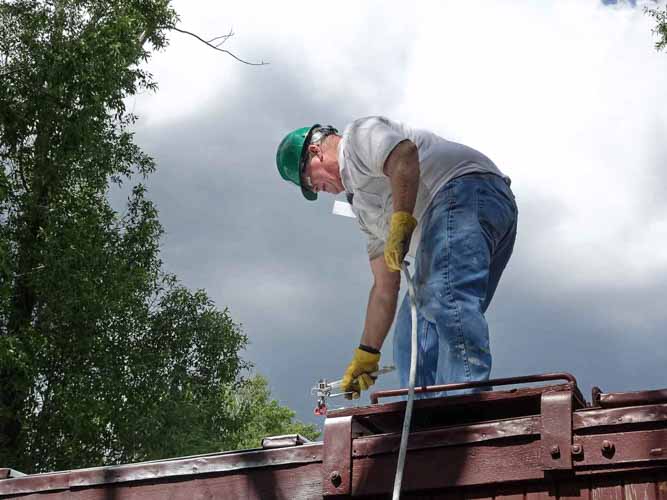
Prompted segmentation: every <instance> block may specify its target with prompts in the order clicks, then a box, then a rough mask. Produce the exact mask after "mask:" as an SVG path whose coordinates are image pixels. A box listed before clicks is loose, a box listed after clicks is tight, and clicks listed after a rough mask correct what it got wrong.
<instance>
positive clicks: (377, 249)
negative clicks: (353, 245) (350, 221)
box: [359, 221, 384, 260]
mask: <svg viewBox="0 0 667 500" xmlns="http://www.w3.org/2000/svg"><path fill="white" fill-rule="evenodd" d="M359 226H360V227H361V230H362V231H363V232H364V234H366V236H367V237H368V242H367V243H366V250H367V251H368V259H369V260H373V259H375V258H377V257H379V256H380V255H382V254H383V253H384V241H382V240H381V239H380V238H378V237H377V236H375V235H374V234H373V233H371V232H370V231H369V230H368V228H367V227H366V226H365V225H364V223H363V222H361V221H359Z"/></svg>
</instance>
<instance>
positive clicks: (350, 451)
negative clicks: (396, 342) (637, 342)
mask: <svg viewBox="0 0 667 500" xmlns="http://www.w3.org/2000/svg"><path fill="white" fill-rule="evenodd" d="M619 400H620V399H619V398H618V397H617V398H616V401H619ZM625 401H626V402H628V401H631V402H632V403H633V404H632V405H631V406H624V407H610V408H600V407H597V408H582V402H581V399H580V397H579V395H578V391H577V390H576V387H573V386H572V384H564V385H558V386H543V387H534V388H522V389H517V390H510V391H503V392H495V393H483V394H481V395H470V396H454V397H449V398H439V399H431V400H422V401H417V402H416V405H415V414H414V419H413V422H414V425H413V431H412V433H411V436H410V440H409V449H408V457H407V462H406V470H405V478H404V482H403V485H404V492H403V498H406V499H410V500H416V499H421V500H426V499H431V500H436V499H438V500H443V499H446V500H468V499H469V500H667V403H665V402H656V399H655V397H653V399H652V400H650V401H647V400H641V401H640V400H638V399H637V397H636V395H635V396H632V397H629V398H626V399H625ZM635 403H641V404H635ZM404 408H405V404H404V403H389V404H385V405H376V406H370V407H366V408H361V409H349V410H344V411H343V412H331V413H330V418H329V419H328V420H327V422H326V424H325V437H324V439H325V443H324V444H322V443H314V444H306V445H303V446H295V447H290V448H286V449H281V448H279V449H274V450H249V451H245V452H233V453H222V454H220V453H215V454H209V455H201V456H197V457H185V458H179V459H173V460H164V461H156V462H148V463H143V464H130V465H125V466H119V467H103V468H95V469H88V470H78V471H71V472H62V473H54V474H43V475H35V476H26V477H23V478H13V479H0V498H3V499H4V498H20V499H22V500H37V499H39V500H64V499H67V500H157V499H160V500H162V499H175V500H179V499H182V500H200V499H210V500H215V499H219V498H220V499H222V498H225V499H227V498H230V499H235V498H242V499H265V498H266V499H271V498H280V499H322V498H324V497H325V496H326V497H330V496H335V497H337V498H350V497H363V498H366V499H367V500H372V499H373V498H378V499H379V498H387V495H389V494H390V492H391V489H392V486H393V481H392V478H393V476H394V472H395V467H396V455H397V453H396V451H397V448H398V444H399V437H400V428H401V422H402V415H403V411H404ZM554 444H555V445H557V446H558V451H559V454H558V455H559V456H558V457H557V460H555V459H554V458H553V457H552V456H551V449H552V446H554ZM543 448H544V449H546V450H547V451H548V452H549V456H548V457H545V454H544V452H543ZM545 458H549V461H548V462H547V464H546V465H547V466H546V467H545V464H544V463H543V461H544V460H545ZM561 459H563V463H564V465H563V463H558V467H563V469H562V470H559V469H556V470H553V465H552V460H553V461H560V460H561ZM568 459H570V460H571V462H570V463H569V464H568V463H567V460H568ZM0 473H1V472H0Z"/></svg>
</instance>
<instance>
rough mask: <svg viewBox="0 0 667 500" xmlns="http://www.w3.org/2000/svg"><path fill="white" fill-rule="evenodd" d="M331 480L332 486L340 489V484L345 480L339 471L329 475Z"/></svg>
mask: <svg viewBox="0 0 667 500" xmlns="http://www.w3.org/2000/svg"><path fill="white" fill-rule="evenodd" d="M329 480H330V481H331V484H333V485H334V486H335V487H336V488H338V487H339V486H340V484H341V483H342V482H343V478H342V477H341V475H340V472H338V471H337V470H335V471H333V472H332V473H331V474H329Z"/></svg>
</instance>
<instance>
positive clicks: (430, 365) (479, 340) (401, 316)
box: [394, 174, 517, 397]
mask: <svg viewBox="0 0 667 500" xmlns="http://www.w3.org/2000/svg"><path fill="white" fill-rule="evenodd" d="M422 224H423V226H422V233H421V241H420V242H419V248H418V250H417V255H416V258H415V268H414V270H413V273H414V277H413V279H414V284H415V291H416V297H417V326H418V330H417V336H418V346H419V353H418V358H417V384H416V386H417V387H420V386H425V385H434V384H438V385H439V384H448V383H453V382H467V381H477V380H488V379H489V375H490V373H491V351H490V348H489V327H488V324H487V322H486V318H485V317H484V313H485V312H486V309H487V308H488V307H489V303H490V302H491V299H492V298H493V294H494V292H495V291H496V287H497V286H498V281H499V280H500V276H501V275H502V273H503V270H504V269H505V265H506V264H507V262H508V261H509V258H510V255H512V249H513V248H514V240H515V238H516V225H517V208H516V203H515V200H514V195H513V194H512V191H511V190H510V188H509V186H508V185H507V184H506V183H505V181H504V180H503V179H502V178H501V177H499V176H497V175H493V174H469V175H464V176H462V177H458V178H456V179H453V180H451V181H450V182H448V183H447V184H445V185H444V186H443V187H442V189H440V191H438V193H437V194H436V196H435V198H434V199H433V201H432V202H431V205H430V206H429V208H428V209H427V211H426V213H425V214H424V216H423V219H422ZM410 335H411V320H410V300H409V297H408V295H407V294H406V295H405V298H404V300H403V303H402V304H401V307H400V309H399V312H398V317H397V319H396V326H395V328H394V363H395V364H396V368H397V370H398V374H399V379H400V383H401V387H407V386H408V381H409V375H410V351H411V348H410ZM463 392H465V393H471V392H477V391H475V390H467V391H463ZM443 395H444V393H430V394H425V395H424V397H435V396H443Z"/></svg>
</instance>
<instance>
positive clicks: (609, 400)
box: [593, 389, 667, 408]
mask: <svg viewBox="0 0 667 500" xmlns="http://www.w3.org/2000/svg"><path fill="white" fill-rule="evenodd" d="M593 395H594V398H593V404H595V405H597V406H601V407H602V408H619V407H623V406H634V405H646V404H659V403H667V389H658V390H654V391H636V392H611V393H604V392H598V391H594V392H593Z"/></svg>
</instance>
